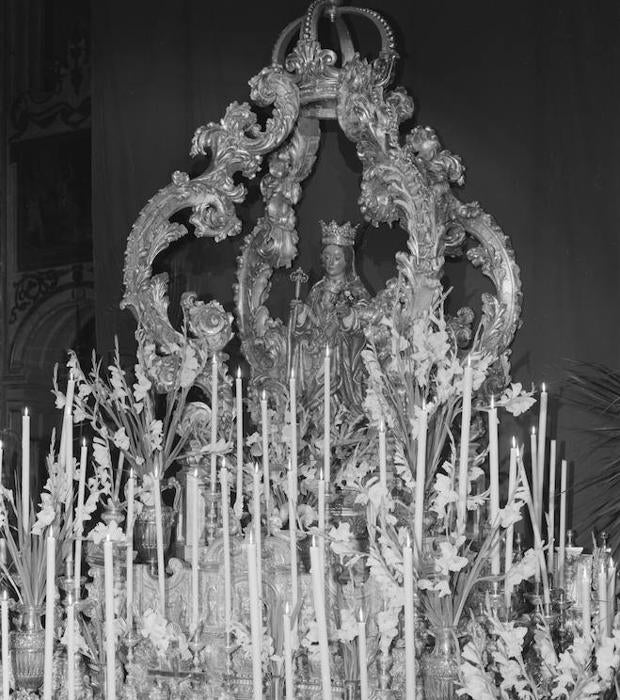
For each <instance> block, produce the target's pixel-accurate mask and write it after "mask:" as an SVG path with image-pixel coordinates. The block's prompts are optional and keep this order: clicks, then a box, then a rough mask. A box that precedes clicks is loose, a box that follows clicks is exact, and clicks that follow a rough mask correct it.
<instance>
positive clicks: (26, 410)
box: [24, 406, 29, 418]
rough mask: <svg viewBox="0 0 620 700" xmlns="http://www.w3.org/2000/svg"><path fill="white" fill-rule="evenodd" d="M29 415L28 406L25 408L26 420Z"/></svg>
mask: <svg viewBox="0 0 620 700" xmlns="http://www.w3.org/2000/svg"><path fill="white" fill-rule="evenodd" d="M28 415H29V413H28V406H25V407H24V418H28Z"/></svg>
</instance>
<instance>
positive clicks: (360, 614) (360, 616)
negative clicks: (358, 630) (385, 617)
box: [357, 608, 365, 623]
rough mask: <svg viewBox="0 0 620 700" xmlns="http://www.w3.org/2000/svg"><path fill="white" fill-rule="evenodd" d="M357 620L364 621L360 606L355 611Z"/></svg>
mask: <svg viewBox="0 0 620 700" xmlns="http://www.w3.org/2000/svg"><path fill="white" fill-rule="evenodd" d="M357 621H358V622H361V623H363V622H365V619H364V611H363V610H362V609H361V608H360V609H359V610H358V611H357Z"/></svg>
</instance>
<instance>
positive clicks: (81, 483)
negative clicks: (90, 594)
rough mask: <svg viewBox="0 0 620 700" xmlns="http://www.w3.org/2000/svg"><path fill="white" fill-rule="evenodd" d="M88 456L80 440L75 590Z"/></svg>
mask: <svg viewBox="0 0 620 700" xmlns="http://www.w3.org/2000/svg"><path fill="white" fill-rule="evenodd" d="M87 456H88V447H87V446H86V439H85V438H83V439H82V447H81V449H80V479H79V482H78V501H77V512H76V516H75V519H76V521H77V522H76V525H77V527H76V529H75V535H76V538H75V560H74V569H73V572H74V573H73V578H74V579H75V587H76V590H77V591H79V590H80V581H81V578H82V535H83V534H84V492H85V490H86V459H87Z"/></svg>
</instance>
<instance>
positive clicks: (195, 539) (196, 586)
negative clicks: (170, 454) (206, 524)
mask: <svg viewBox="0 0 620 700" xmlns="http://www.w3.org/2000/svg"><path fill="white" fill-rule="evenodd" d="M187 476H188V478H191V480H192V482H193V483H192V487H193V488H192V491H191V498H192V510H193V512H194V513H197V512H198V469H194V473H193V474H188V475H187ZM199 539H200V538H199V535H198V518H194V519H193V520H192V626H191V631H192V634H193V633H194V632H195V631H196V630H197V629H198V624H199V622H200V604H199V597H200V580H199V569H198V544H199Z"/></svg>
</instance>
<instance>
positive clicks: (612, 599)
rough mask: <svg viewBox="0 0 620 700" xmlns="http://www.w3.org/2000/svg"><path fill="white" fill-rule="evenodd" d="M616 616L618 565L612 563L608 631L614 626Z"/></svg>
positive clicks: (608, 594)
mask: <svg viewBox="0 0 620 700" xmlns="http://www.w3.org/2000/svg"><path fill="white" fill-rule="evenodd" d="M615 616H616V565H615V564H613V563H612V564H611V565H610V566H609V571H608V573H607V633H608V634H609V633H610V632H611V630H612V629H613V626H614V618H615Z"/></svg>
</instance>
